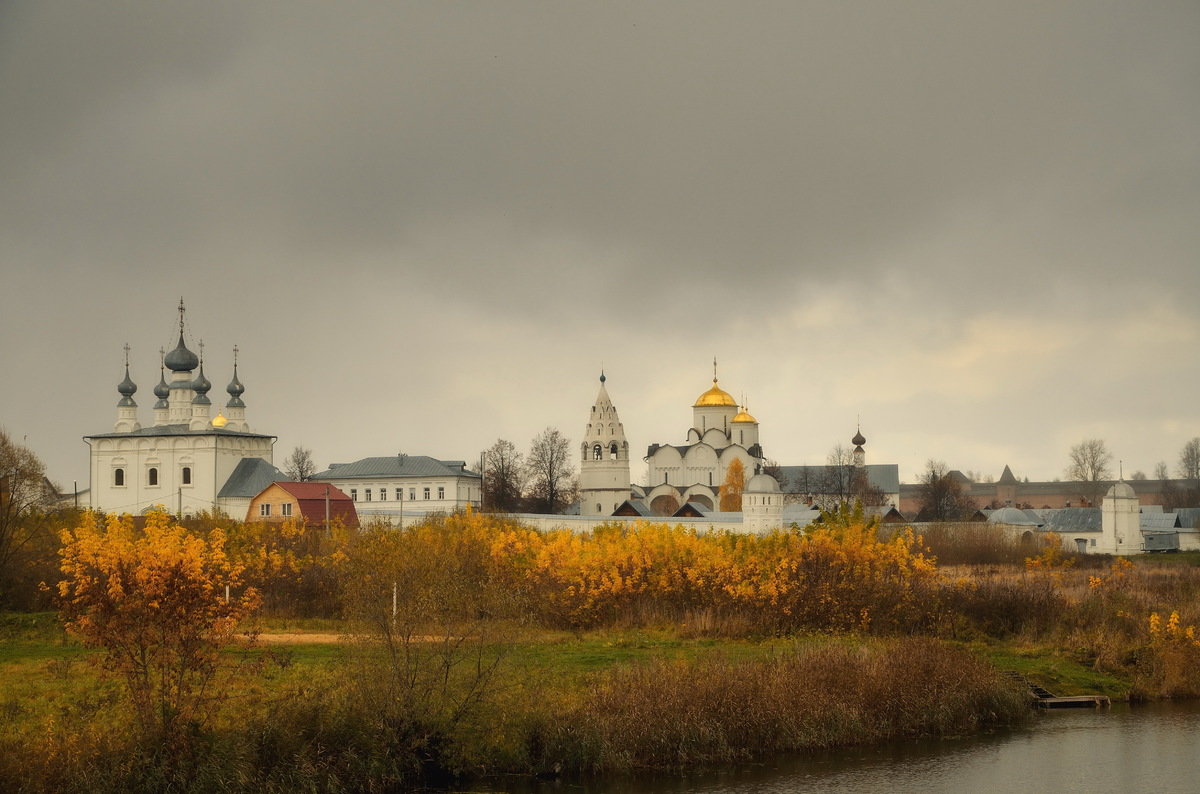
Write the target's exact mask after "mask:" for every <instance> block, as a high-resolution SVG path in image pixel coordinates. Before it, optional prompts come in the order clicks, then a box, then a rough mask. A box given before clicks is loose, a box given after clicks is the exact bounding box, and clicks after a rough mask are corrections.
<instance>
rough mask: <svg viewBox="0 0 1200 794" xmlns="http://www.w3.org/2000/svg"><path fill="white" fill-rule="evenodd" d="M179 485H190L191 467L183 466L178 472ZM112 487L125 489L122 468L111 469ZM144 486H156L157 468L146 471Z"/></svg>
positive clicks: (153, 467)
mask: <svg viewBox="0 0 1200 794" xmlns="http://www.w3.org/2000/svg"><path fill="white" fill-rule="evenodd" d="M179 483H180V485H191V484H192V467H191V466H184V467H183V468H182V469H180V470H179ZM113 485H114V486H115V487H117V488H124V487H125V470H124V469H122V468H116V469H113ZM146 485H158V467H157V466H151V467H150V468H148V469H146Z"/></svg>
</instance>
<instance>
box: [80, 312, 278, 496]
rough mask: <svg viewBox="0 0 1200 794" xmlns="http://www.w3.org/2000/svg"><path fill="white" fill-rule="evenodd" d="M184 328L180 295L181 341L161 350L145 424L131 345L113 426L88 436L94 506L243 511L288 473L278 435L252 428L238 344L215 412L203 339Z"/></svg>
mask: <svg viewBox="0 0 1200 794" xmlns="http://www.w3.org/2000/svg"><path fill="white" fill-rule="evenodd" d="M185 330H186V323H185V307H184V304H183V300H182V299H180V301H179V341H178V343H177V344H176V346H175V348H174V349H173V350H171V352H169V353H164V351H163V350H161V349H160V350H159V381H158V385H156V386H155V387H154V389H153V394H154V397H155V398H156V401H155V403H154V407H153V409H152V417H151V420H150V423H149V424H146V425H143V424H142V423H141V421H140V419H139V417H138V404H137V402H136V401H135V400H134V394H136V393H137V390H138V387H137V385H136V384H135V383H134V381H133V378H132V376H131V374H130V359H129V351H130V347H129V345H128V344H127V345H125V378H124V380H122V381H121V382H120V383H119V384H118V385H117V393H118V394H119V395H120V399H119V400H118V402H117V416H116V422H115V423H114V424H113V429H112V432H109V433H97V434H95V435H90V436H85V437H84V441H85V442H86V443H87V444H88V446H89V448H90V463H89V469H88V471H89V477H90V480H91V483H90V488H89V497H90V499H89V501H90V506H91V507H92V509H94V510H101V511H103V512H106V513H118V514H121V513H130V514H133V515H139V514H142V513H145V512H147V511H149V510H152V509H165V510H167V511H169V512H171V513H175V514H176V515H181V516H186V515H195V514H197V513H200V512H206V511H207V512H215V511H218V510H219V511H222V512H225V513H227V514H229V515H233V516H241V515H245V512H246V507H247V506H248V505H249V503H250V499H251V498H252V497H253V496H255V495H256V494H257V493H259V492H260V491H261V490H262V489H263V488H265V487H266V486H267V485H269V484H270V483H271V482H273V481H275V480H283V479H286V478H285V477H284V476H283V474H282V473H281V472H280V471H279V470H278V469H276V468H275V466H274V465H273V451H274V444H275V440H276V437H275V436H271V435H264V434H262V433H256V432H254V431H252V430H251V428H250V425H249V424H248V423H247V421H246V403H245V402H244V401H243V399H242V395H243V394H244V393H245V391H246V387H245V386H243V385H242V382H241V380H240V379H239V377H238V362H237V355H238V349H237V347H236V346H234V348H233V377H232V379H231V380H230V381H229V385H228V386H227V387H226V388H225V392H226V393H227V394H228V396H229V399H228V401H227V402H226V403H225V406H224V408H218V410H217V412H216V414H215V415H214V414H213V404H212V399H211V398H210V397H209V396H208V393H209V391H211V390H212V382H211V381H209V380H208V378H207V377H206V376H205V374H204V355H203V354H204V345H203V342H201V343H200V344H199V345H198V348H199V350H200V353H199V354H197V353H195V352H193V351H192V350H190V349H189V348H188V346H187V343H186V342H185V341H184V334H185ZM168 372H170V375H169V376H168V375H167V373H168Z"/></svg>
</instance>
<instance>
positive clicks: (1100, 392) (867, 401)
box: [0, 0, 1200, 488]
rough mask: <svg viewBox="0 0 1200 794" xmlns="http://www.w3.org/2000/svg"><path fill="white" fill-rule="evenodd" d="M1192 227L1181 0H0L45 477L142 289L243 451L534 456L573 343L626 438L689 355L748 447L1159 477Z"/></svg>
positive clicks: (1198, 333) (1192, 432)
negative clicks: (754, 421) (604, 387)
mask: <svg viewBox="0 0 1200 794" xmlns="http://www.w3.org/2000/svg"><path fill="white" fill-rule="evenodd" d="M1198 252H1200V4H1198V3H1196V2H1194V0H1185V1H1184V2H1177V3H1170V2H1153V3H1145V2H1117V3H1106V2H1099V1H1098V0H1088V1H1087V2H1053V3H1045V2H1006V3H963V2H960V1H959V0H953V1H951V2H890V1H889V2H877V3H864V2H845V1H844V0H831V2H803V1H801V0H789V1H788V2H779V3H755V2H744V1H743V0H739V2H724V3H704V2H693V1H689V2H678V3H672V2H661V1H659V0H656V1H655V2H637V3H618V2H611V1H610V2H604V3H564V2H539V3H522V2H512V1H511V0H509V1H507V2H503V3H500V2H496V3H452V2H429V3H402V2H388V3H366V2H363V3H328V2H313V3H303V2H280V3H244V2H236V3H235V2H230V3H219V2H208V1H206V2H194V3H162V2H145V3H141V2H112V3H89V2H71V3H68V2H52V1H51V2H28V3H21V2H6V3H4V4H3V5H2V6H0V276H2V278H0V310H2V311H0V333H2V345H0V354H2V368H3V369H2V371H3V373H4V375H3V378H4V386H3V389H2V390H0V426H3V427H4V428H5V429H6V430H7V431H8V432H9V434H10V435H12V436H13V437H15V438H16V439H18V440H22V439H24V440H25V443H26V444H27V445H28V446H30V447H31V448H32V449H33V450H34V451H35V452H36V453H37V454H39V455H40V456H41V457H42V459H43V460H44V461H45V462H46V464H47V467H48V469H49V473H50V475H51V477H52V478H53V479H55V480H56V481H58V482H59V483H60V484H62V485H64V486H66V487H67V488H69V487H70V486H71V484H72V482H73V481H78V482H79V483H80V487H81V488H82V487H86V486H87V447H86V445H85V444H84V443H83V441H82V440H81V437H82V436H85V435H89V434H93V433H101V432H109V431H111V430H112V423H113V422H114V421H115V418H116V402H117V400H118V399H119V395H118V394H117V392H116V386H117V383H118V382H119V381H120V380H121V378H122V376H123V371H122V357H123V353H122V346H123V345H124V344H125V343H127V342H128V344H129V345H130V346H131V348H132V352H131V373H132V376H133V379H134V380H135V381H136V382H137V384H138V386H139V390H138V393H137V395H136V400H137V401H138V403H139V405H140V406H141V408H140V410H141V421H142V422H143V423H144V424H148V423H150V422H151V421H152V415H151V406H152V405H153V402H154V397H153V395H152V394H151V389H152V387H153V386H154V384H155V383H156V382H157V380H158V375H159V373H158V349H159V348H160V347H163V346H165V347H167V349H170V347H172V346H173V344H174V336H173V334H174V333H175V329H176V321H177V315H176V310H175V307H176V304H177V303H178V301H179V298H180V296H183V297H184V299H185V301H186V302H187V305H188V313H187V319H188V340H189V344H192V345H193V349H195V343H196V342H198V341H199V340H200V339H203V340H204V342H205V345H206V359H207V364H206V374H207V375H208V377H209V379H210V380H212V381H213V383H214V384H215V388H214V389H213V392H212V396H213V397H214V398H215V399H214V404H215V405H223V404H224V401H225V399H226V395H225V393H224V386H225V384H226V383H228V381H229V376H230V370H231V363H232V361H231V359H232V354H231V352H230V350H231V348H232V347H233V345H234V344H237V345H239V346H240V349H241V366H240V374H241V379H242V381H243V382H244V383H245V385H246V393H245V396H244V399H245V402H246V405H247V418H248V420H249V421H250V423H251V426H252V428H253V429H254V430H256V431H258V432H263V433H269V434H273V435H277V436H278V437H279V441H278V443H277V444H276V447H275V450H276V454H275V459H276V463H277V464H278V463H280V462H281V461H282V460H283V458H284V457H285V456H286V455H287V454H288V453H289V452H290V451H291V449H292V448H293V447H295V446H296V445H303V446H305V447H309V448H311V449H312V450H313V454H314V457H315V459H316V462H317V463H318V465H320V466H322V467H324V466H325V465H327V464H328V463H330V462H348V461H351V460H355V459H357V458H360V457H365V456H370V455H392V454H395V453H396V452H399V451H403V452H406V453H408V454H425V455H432V456H435V457H439V458H456V459H468V460H475V459H477V458H478V454H479V452H480V451H481V450H482V449H484V448H485V447H487V446H489V445H490V444H491V443H492V442H494V441H495V440H496V439H497V438H499V437H503V438H507V439H510V440H512V441H513V442H514V443H516V444H517V446H518V447H520V448H525V447H527V446H528V443H529V440H530V439H531V438H532V437H533V436H534V435H535V434H537V433H538V432H539V431H541V430H542V429H544V428H546V427H547V426H554V427H557V428H559V429H561V430H562V431H563V432H564V433H565V434H566V435H567V436H568V437H569V438H571V439H572V441H573V444H578V441H579V439H580V438H581V435H582V431H583V428H584V425H585V423H586V420H587V418H588V412H589V409H590V406H591V404H592V401H593V400H594V398H595V396H596V390H597V386H598V383H597V380H596V378H597V376H598V375H599V373H600V369H601V367H602V366H603V368H604V370H605V372H606V373H607V376H608V389H609V393H610V394H611V396H612V399H613V401H614V403H615V404H616V406H617V409H618V411H619V413H620V417H621V419H622V421H623V422H624V425H625V432H626V435H627V436H628V438H629V441H630V444H631V446H632V447H633V448H634V449H635V450H638V451H640V452H644V449H645V447H646V446H647V445H648V444H650V443H653V442H660V443H680V442H682V441H683V440H684V437H685V433H686V430H687V428H688V426H689V425H690V421H691V404H692V402H693V401H694V400H695V399H696V397H697V395H699V394H700V393H701V392H703V391H704V390H705V389H706V388H708V386H709V385H710V381H711V377H712V359H713V357H714V355H715V356H716V357H717V358H718V360H719V362H720V371H719V374H720V383H721V386H722V387H723V388H725V389H726V390H728V391H729V392H730V393H732V394H733V395H734V396H735V397H738V398H741V397H742V396H743V395H744V397H745V399H746V401H747V402H748V406H749V409H750V412H751V413H753V414H754V415H755V416H756V417H757V418H758V420H759V421H760V423H761V437H762V441H763V446H764V448H765V450H766V453H767V455H768V456H769V457H772V458H775V459H776V460H778V461H779V462H781V463H784V464H800V463H810V464H812V463H823V462H825V459H826V456H827V455H828V453H829V451H830V449H831V448H832V447H833V446H834V445H835V444H838V443H842V444H846V443H847V442H848V439H849V438H850V437H851V436H852V435H853V434H854V431H855V424H856V420H857V418H858V417H861V422H862V430H863V434H864V435H865V436H866V437H867V439H868V444H867V452H868V460H869V462H873V463H898V464H899V466H900V475H901V479H902V480H904V481H913V480H914V479H915V478H916V477H917V476H918V474H919V472H920V471H921V469H922V467H923V464H924V462H925V461H926V460H927V459H929V458H934V459H939V460H943V461H945V462H946V463H948V464H949V465H950V466H951V467H952V468H959V469H963V470H975V471H979V472H981V473H983V474H990V475H992V476H998V475H999V474H1000V472H1001V470H1002V468H1003V466H1004V465H1005V464H1009V465H1010V466H1011V467H1012V469H1013V471H1014V472H1015V473H1016V474H1017V475H1018V476H1021V477H1024V476H1028V477H1030V478H1031V479H1035V480H1036V479H1050V478H1053V477H1056V476H1061V475H1062V474H1063V469H1064V468H1065V466H1066V463H1067V453H1068V450H1069V449H1070V447H1071V445H1072V444H1074V443H1076V442H1078V441H1080V440H1082V439H1084V438H1091V437H1097V438H1103V439H1105V440H1106V441H1107V442H1108V445H1109V447H1110V449H1111V450H1112V452H1113V454H1114V456H1115V458H1120V459H1123V460H1124V461H1125V472H1126V474H1129V473H1131V472H1133V471H1135V470H1138V469H1141V470H1144V471H1145V472H1146V473H1147V474H1151V473H1152V472H1153V469H1154V466H1155V464H1156V463H1157V462H1158V461H1166V462H1167V463H1168V464H1169V465H1170V466H1171V468H1172V470H1173V469H1174V468H1175V464H1176V462H1177V459H1178V453H1179V450H1180V448H1181V447H1182V446H1183V444H1184V443H1185V442H1186V441H1187V440H1188V439H1189V438H1192V437H1194V436H1197V435H1200V254H1198ZM1114 465H1115V463H1114ZM633 472H634V477H635V478H636V479H639V480H640V478H641V477H642V476H643V474H644V466H643V465H642V464H641V463H640V462H635V465H634V467H633Z"/></svg>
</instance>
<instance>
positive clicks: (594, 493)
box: [579, 370, 630, 516]
mask: <svg viewBox="0 0 1200 794" xmlns="http://www.w3.org/2000/svg"><path fill="white" fill-rule="evenodd" d="M606 380H607V378H605V377H604V372H603V370H602V371H601V372H600V393H599V394H597V395H596V402H595V404H593V405H592V413H591V415H590V416H589V417H588V423H587V429H586V430H584V432H583V443H582V444H581V445H580V452H581V458H580V461H579V500H580V501H579V513H580V515H585V516H610V515H612V514H613V511H614V510H616V509H617V508H618V507H620V506H621V503H622V502H624V501H625V500H626V499H628V498H629V492H630V491H629V483H630V480H629V442H628V441H626V440H625V429H624V428H623V427H622V426H621V420H620V419H619V418H618V417H617V409H616V408H615V407H614V406H613V404H612V400H611V399H609V397H608V389H606V388H605V387H604V382H605V381H606Z"/></svg>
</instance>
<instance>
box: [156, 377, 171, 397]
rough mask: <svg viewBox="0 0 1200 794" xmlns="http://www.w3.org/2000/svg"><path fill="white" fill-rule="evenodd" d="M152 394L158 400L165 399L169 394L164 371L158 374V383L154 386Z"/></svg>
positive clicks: (169, 389)
mask: <svg viewBox="0 0 1200 794" xmlns="http://www.w3.org/2000/svg"><path fill="white" fill-rule="evenodd" d="M154 396H155V397H157V398H158V399H160V400H165V399H167V398H168V397H170V396H171V387H170V386H168V385H167V376H166V374H165V373H163V374H161V375H159V378H158V385H157V386H155V387H154Z"/></svg>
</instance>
